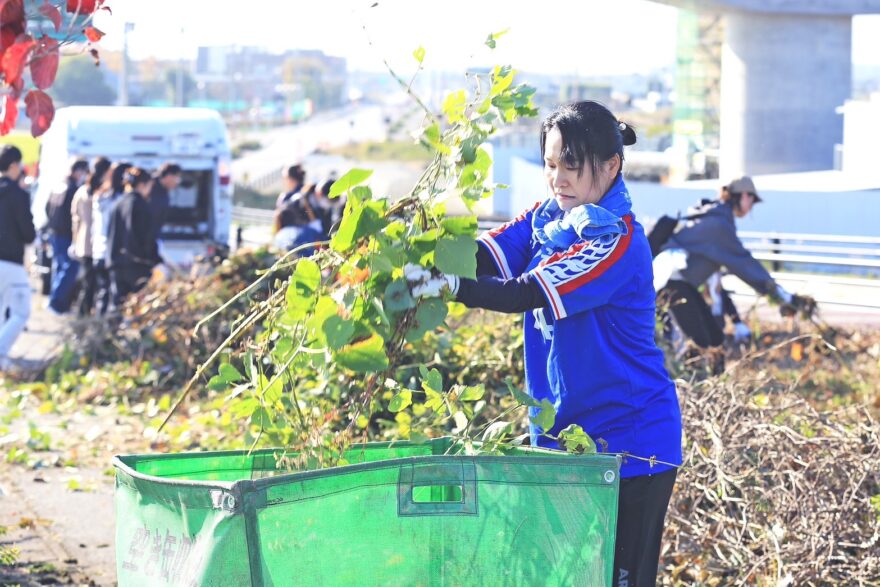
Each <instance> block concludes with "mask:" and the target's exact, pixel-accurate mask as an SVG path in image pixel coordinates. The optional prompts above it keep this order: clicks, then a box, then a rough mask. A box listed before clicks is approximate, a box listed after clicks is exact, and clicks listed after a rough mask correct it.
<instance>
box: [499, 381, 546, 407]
mask: <svg viewBox="0 0 880 587" xmlns="http://www.w3.org/2000/svg"><path fill="white" fill-rule="evenodd" d="M504 383H506V384H507V391H509V392H510V395H512V396H513V399H515V400H516V403H518V404H519V405H521V406H527V407H530V408H535V407H538V406H540V405H541V404H540V403H538V402H537V401H535V399H534V398H533V397H532V396H530V395H528V394H526V393H523V392H522V391H520V390H519V389H517V388H516V387H514V386H513V382H512V381H511V380H510V379H509V378H508V379H505V380H504Z"/></svg>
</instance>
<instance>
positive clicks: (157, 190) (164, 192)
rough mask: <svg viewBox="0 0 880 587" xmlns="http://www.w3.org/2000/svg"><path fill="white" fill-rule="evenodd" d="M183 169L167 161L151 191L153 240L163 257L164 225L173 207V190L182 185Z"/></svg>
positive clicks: (155, 179)
mask: <svg viewBox="0 0 880 587" xmlns="http://www.w3.org/2000/svg"><path fill="white" fill-rule="evenodd" d="M182 173H183V170H182V169H181V168H180V165H178V164H177V163H165V164H164V165H162V166H161V167H159V170H158V171H157V172H156V175H155V177H153V189H152V191H151V192H150V199H149V203H150V212H151V213H152V220H153V242H154V243H155V246H156V257H160V258H161V247H160V244H159V241H160V236H161V234H162V226H164V224H165V219H166V218H167V217H168V208H170V207H171V192H173V191H174V190H175V189H177V186H179V185H180V177H181V174H182Z"/></svg>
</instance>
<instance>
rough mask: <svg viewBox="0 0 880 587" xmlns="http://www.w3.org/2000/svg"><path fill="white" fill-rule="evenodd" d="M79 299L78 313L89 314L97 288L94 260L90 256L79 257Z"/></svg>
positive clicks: (81, 314)
mask: <svg viewBox="0 0 880 587" xmlns="http://www.w3.org/2000/svg"><path fill="white" fill-rule="evenodd" d="M80 264H81V266H82V267H81V269H82V270H81V271H80V284H81V285H80V299H79V315H80V316H89V315H91V313H92V309H93V308H94V307H95V292H96V291H97V288H98V282H97V276H96V270H95V262H94V260H92V258H91V257H83V258H82V259H80Z"/></svg>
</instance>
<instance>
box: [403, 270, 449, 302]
mask: <svg viewBox="0 0 880 587" xmlns="http://www.w3.org/2000/svg"><path fill="white" fill-rule="evenodd" d="M403 275H404V277H406V282H407V285H408V286H409V291H410V293H412V295H413V297H416V298H420V297H427V298H436V297H439V296H440V295H441V294H442V293H443V291H444V289H446V290H448V291H449V292H450V293H451V294H452V295H455V294H456V293H458V285H459V280H458V276H456V275H446V274H445V273H439V272H437V271H431V270H429V269H425V268H424V267H422V266H421V265H415V264H413V263H407V264H406V266H405V267H404V268H403Z"/></svg>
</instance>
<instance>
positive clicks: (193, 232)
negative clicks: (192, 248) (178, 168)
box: [161, 169, 214, 240]
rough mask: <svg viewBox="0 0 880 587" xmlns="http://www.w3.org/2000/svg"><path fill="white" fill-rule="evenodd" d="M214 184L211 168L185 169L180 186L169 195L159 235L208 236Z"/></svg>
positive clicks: (168, 236) (177, 238)
mask: <svg viewBox="0 0 880 587" xmlns="http://www.w3.org/2000/svg"><path fill="white" fill-rule="evenodd" d="M213 187H214V173H213V171H211V170H198V171H193V170H186V169H185V170H184V171H183V174H182V175H181V181H180V185H179V186H178V187H177V189H175V190H174V191H172V192H171V193H170V194H168V200H169V208H168V213H167V215H166V217H165V224H164V225H163V226H162V230H161V238H163V239H167V240H183V239H197V238H208V237H210V235H211V221H212V217H211V204H212V197H211V193H212V191H213Z"/></svg>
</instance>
